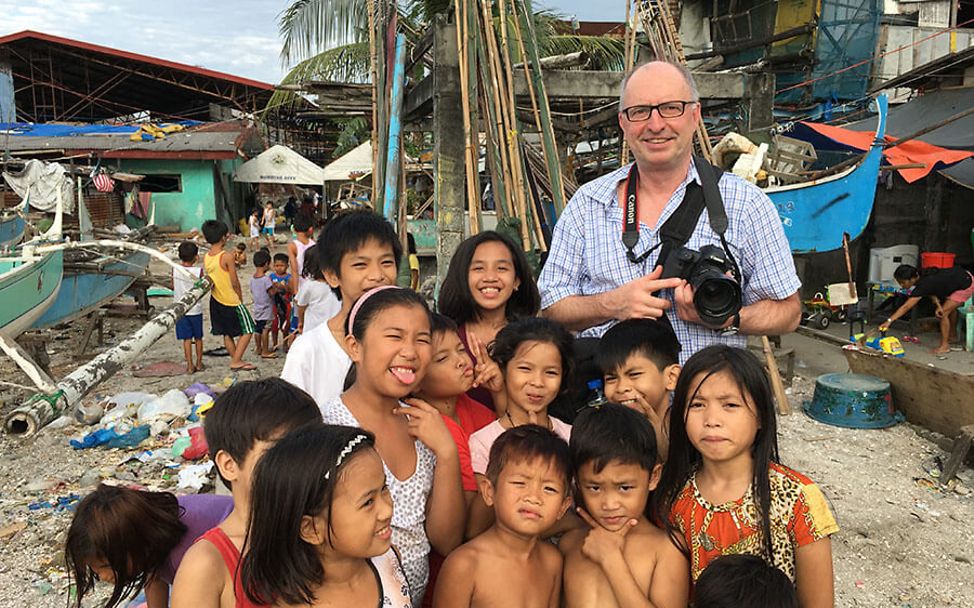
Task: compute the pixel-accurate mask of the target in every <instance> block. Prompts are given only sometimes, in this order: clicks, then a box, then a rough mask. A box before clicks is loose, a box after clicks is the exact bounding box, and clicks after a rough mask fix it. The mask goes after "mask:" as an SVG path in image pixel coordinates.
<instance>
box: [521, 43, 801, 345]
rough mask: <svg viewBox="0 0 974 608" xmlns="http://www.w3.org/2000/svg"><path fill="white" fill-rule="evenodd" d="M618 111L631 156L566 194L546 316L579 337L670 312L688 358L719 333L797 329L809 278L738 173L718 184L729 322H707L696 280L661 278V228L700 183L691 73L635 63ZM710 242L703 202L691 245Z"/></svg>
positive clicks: (763, 202)
mask: <svg viewBox="0 0 974 608" xmlns="http://www.w3.org/2000/svg"><path fill="white" fill-rule="evenodd" d="M619 109H620V111H619V126H620V127H621V128H622V132H623V135H624V137H625V139H626V142H627V143H628V144H629V149H630V150H631V151H632V155H633V157H634V158H635V163H634V165H631V166H626V167H622V168H620V169H618V170H617V171H614V172H612V173H609V174H608V175H605V176H602V177H600V178H597V179H595V180H593V181H591V182H589V183H587V184H585V185H584V186H582V187H581V188H579V189H578V191H577V192H576V193H575V196H573V197H572V200H571V201H569V203H568V205H567V207H566V208H565V211H564V213H563V214H562V216H561V217H560V218H559V220H558V223H557V224H556V225H555V229H554V235H553V239H552V244H551V251H550V252H549V255H548V259H547V261H546V262H545V266H544V269H543V270H542V272H541V277H540V279H539V281H538V287H539V288H540V290H541V298H542V300H541V306H542V309H543V314H544V315H545V316H547V317H549V318H552V319H555V320H557V321H560V322H561V323H563V324H565V325H566V326H567V327H569V328H570V329H572V330H575V331H577V332H579V333H578V336H579V337H600V336H601V335H602V334H603V333H605V331H606V330H608V328H609V327H611V326H612V325H613V324H615V323H616V322H618V321H622V320H624V319H630V318H638V317H650V318H659V317H662V316H663V315H664V314H666V312H667V311H668V310H671V312H670V313H669V314H666V316H667V317H668V319H669V320H670V322H671V323H672V325H673V329H674V331H675V332H676V335H677V338H678V339H679V340H680V343H681V344H682V345H683V349H682V352H681V353H680V359H681V361H680V362H681V363H683V362H684V361H686V359H687V358H688V357H689V356H690V355H692V354H693V353H694V352H696V351H698V350H700V349H701V348H704V347H705V346H708V345H710V344H714V343H717V342H723V343H726V344H730V345H733V346H744V344H745V338H744V337H743V335H741V334H755V335H777V334H782V333H787V332H790V331H793V330H794V329H795V327H796V326H797V325H798V321H799V319H800V316H801V304H800V301H799V298H798V288H799V287H800V286H801V282H800V281H799V280H798V276H797V275H796V274H795V266H794V262H793V260H792V257H791V249H790V247H789V245H788V241H787V239H786V238H785V235H784V231H783V229H782V226H781V220H780V219H779V217H778V213H777V211H776V210H775V208H774V205H773V204H772V203H771V201H770V199H768V197H767V196H766V195H765V194H764V193H763V192H762V191H761V190H760V189H759V188H758V187H757V186H755V185H753V184H750V183H748V182H746V181H744V180H742V179H740V178H738V177H737V176H735V175H732V174H728V173H723V174H722V175H721V176H720V178H719V182H718V184H717V186H718V189H719V191H720V194H721V198H722V199H723V206H724V209H725V211H726V215H727V219H728V223H729V226H728V228H727V230H726V233H725V234H724V235H723V236H724V237H725V241H726V245H727V246H728V248H729V250H730V251H729V253H730V254H731V256H732V258H733V259H734V260H736V263H737V265H738V267H739V269H740V277H738V278H739V280H740V283H741V289H742V292H743V293H742V299H743V308H742V309H741V310H740V312H739V314H738V315H735V316H734V317H732V318H730V319H728V320H727V322H726V323H724V324H723V326H721V327H712V326H708V325H706V324H705V323H704V322H703V321H702V320H701V319H700V317H699V315H698V314H697V311H696V309H695V307H694V305H693V289H692V288H691V287H690V285H689V284H688V283H687V282H686V281H684V280H682V279H678V278H669V279H661V278H660V276H661V274H662V268H661V267H660V266H658V264H662V260H658V257H659V252H660V249H659V245H660V243H661V241H660V235H659V233H660V229H661V228H662V227H663V225H664V223H665V222H666V221H667V219H669V218H670V217H671V216H672V215H673V213H674V212H675V211H676V209H677V208H678V207H679V206H680V205H681V204H682V203H683V202H684V195H686V194H687V190H688V185H691V184H693V183H694V182H696V183H697V184H700V183H701V180H700V176H699V174H698V172H697V167H696V163H695V161H694V159H693V158H692V154H693V137H694V133H695V130H696V127H697V124H698V122H699V120H700V101H699V95H698V93H697V89H696V85H695V83H694V81H693V77H692V75H691V74H690V72H689V71H688V70H687V69H686V68H685V67H683V66H680V65H676V64H672V63H666V62H651V63H647V64H645V65H643V66H640V67H638V68H637V69H635V70H634V71H633V72H632V73H631V74H629V76H627V77H626V79H625V81H623V86H622V95H621V97H620V100H619ZM630 182H631V184H630ZM694 187H695V186H694ZM626 203H628V204H626ZM624 208H625V209H627V211H628V212H629V213H630V214H631V216H630V222H629V226H631V227H632V230H634V231H638V240H636V239H635V236H634V235H633V238H632V239H631V241H635V242H634V243H633V242H630V243H628V244H626V243H624V242H623V239H622V234H623V230H624V227H626V221H625V218H624V214H623V209H624ZM704 245H717V246H722V245H723V242H722V241H721V239H720V235H718V234H717V233H716V232H715V231H714V230H713V229H712V228H711V226H710V221H709V218H708V213H707V212H706V211H704V212H703V213H702V214H701V215H700V218H699V220H698V221H697V223H696V224H695V227H694V228H693V229H692V232H691V233H690V236H689V238H688V239H687V241H686V244H685V246H686V247H688V248H690V249H693V250H695V251H699V250H700V247H702V246H704ZM673 311H675V313H676V314H673Z"/></svg>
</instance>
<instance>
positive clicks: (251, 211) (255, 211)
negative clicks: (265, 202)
mask: <svg viewBox="0 0 974 608" xmlns="http://www.w3.org/2000/svg"><path fill="white" fill-rule="evenodd" d="M259 214H260V207H254V208H253V209H251V210H250V215H259Z"/></svg>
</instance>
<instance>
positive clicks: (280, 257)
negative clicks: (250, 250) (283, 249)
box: [274, 253, 291, 264]
mask: <svg viewBox="0 0 974 608" xmlns="http://www.w3.org/2000/svg"><path fill="white" fill-rule="evenodd" d="M278 262H284V263H285V264H289V263H290V262H291V258H289V257H287V254H286V253H275V254H274V263H275V264H277V263H278Z"/></svg>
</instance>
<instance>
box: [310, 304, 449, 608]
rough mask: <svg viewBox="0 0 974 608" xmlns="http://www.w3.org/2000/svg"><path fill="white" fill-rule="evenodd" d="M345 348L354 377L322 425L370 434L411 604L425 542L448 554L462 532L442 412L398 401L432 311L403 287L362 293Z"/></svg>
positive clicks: (417, 595)
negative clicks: (391, 510) (379, 460)
mask: <svg viewBox="0 0 974 608" xmlns="http://www.w3.org/2000/svg"><path fill="white" fill-rule="evenodd" d="M347 331H348V334H347V335H346V337H345V346H346V349H347V351H348V354H349V356H350V357H351V360H352V362H353V363H354V366H355V367H354V370H355V382H354V383H353V384H352V386H351V387H350V388H349V389H348V390H347V391H345V392H344V393H342V395H341V396H340V397H339V398H337V399H335V400H334V401H332V402H330V403H328V404H327V405H325V407H324V408H323V417H324V420H325V422H326V423H328V424H342V425H346V426H358V427H361V428H364V429H366V430H367V431H369V432H371V433H374V434H375V436H376V442H375V448H376V451H377V452H378V453H379V456H381V457H382V461H383V463H384V468H385V476H386V482H387V483H388V484H389V490H390V492H391V494H392V498H393V500H394V501H395V503H396V505H397V506H398V507H399V508H398V509H397V510H396V512H395V514H394V515H393V518H392V542H393V544H394V545H396V547H397V548H398V549H399V551H400V554H401V555H402V561H403V568H404V569H405V571H406V577H407V579H408V580H409V587H410V590H411V594H412V601H413V604H414V605H416V606H419V605H420V603H421V601H422V597H423V593H424V590H425V588H426V581H427V576H428V562H427V558H428V555H429V551H430V545H431V544H432V546H433V547H434V548H435V549H436V550H437V551H439V552H440V553H441V554H443V555H446V554H448V553H449V552H450V551H451V550H453V549H454V548H455V547H456V546H458V545H459V544H460V541H461V540H462V536H463V523H464V500H463V492H462V490H461V485H460V467H459V463H458V456H457V447H456V445H455V444H454V442H453V437H452V436H451V435H450V432H449V431H448V430H447V428H446V425H445V423H444V422H443V418H442V417H441V416H440V413H439V412H438V411H437V410H436V409H435V408H433V407H432V406H430V405H429V404H426V403H423V402H420V401H414V402H412V403H409V402H408V400H407V403H403V402H402V401H401V400H402V399H404V398H406V397H407V396H408V395H410V394H412V393H413V392H414V391H416V390H417V388H418V387H419V384H420V382H421V381H422V379H423V376H424V375H425V374H426V370H427V368H428V367H429V364H430V358H431V356H432V347H431V341H432V336H431V330H430V312H429V309H428V308H427V307H426V304H425V302H424V301H423V300H422V298H421V297H420V296H419V295H418V294H417V293H416V292H414V291H412V290H409V289H399V288H397V287H393V286H385V287H378V288H376V289H373V290H371V291H368V292H366V293H365V294H364V295H362V297H361V298H359V299H358V301H357V302H356V303H355V305H354V306H352V309H351V312H350V313H349V315H348V325H347Z"/></svg>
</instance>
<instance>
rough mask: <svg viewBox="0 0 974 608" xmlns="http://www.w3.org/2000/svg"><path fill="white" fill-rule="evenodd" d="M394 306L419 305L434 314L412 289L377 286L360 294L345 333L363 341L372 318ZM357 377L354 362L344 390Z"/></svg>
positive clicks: (427, 312)
mask: <svg viewBox="0 0 974 608" xmlns="http://www.w3.org/2000/svg"><path fill="white" fill-rule="evenodd" d="M393 306H419V307H421V308H422V309H423V310H424V311H425V312H426V315H427V316H428V317H430V315H431V314H432V313H430V309H429V306H427V305H426V300H424V299H423V297H422V296H421V295H419V294H418V293H416V292H415V291H413V290H412V289H403V288H401V287H395V286H393V285H386V286H383V287H376V288H375V289H372V290H370V291H366V292H365V293H363V294H362V295H361V296H359V299H358V300H355V304H353V305H352V310H351V311H350V312H349V314H348V319H346V320H345V335H352V336H354V337H355V339H356V340H358V341H359V342H361V341H362V340H363V339H364V338H365V330H366V329H368V326H369V325H370V324H371V323H372V319H374V318H375V316H376V315H378V314H379V313H380V312H382V311H384V310H386V309H388V308H392V307H393ZM432 326H433V320H432V318H430V327H431V328H432ZM431 331H432V329H431ZM357 377H358V373H357V371H356V366H355V365H354V364H352V366H351V367H350V368H348V373H347V374H345V383H344V384H343V385H342V388H343V390H348V389H349V388H350V387H351V386H352V385H353V384H355V379H356V378H357Z"/></svg>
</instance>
